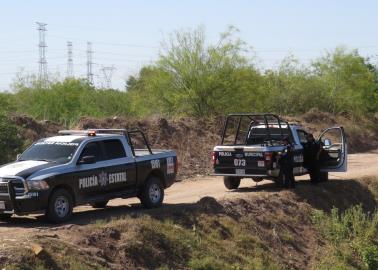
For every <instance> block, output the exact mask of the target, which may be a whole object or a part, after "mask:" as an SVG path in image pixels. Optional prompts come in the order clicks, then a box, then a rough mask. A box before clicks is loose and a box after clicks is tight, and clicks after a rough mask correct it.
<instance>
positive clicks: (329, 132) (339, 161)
mask: <svg viewBox="0 0 378 270" xmlns="http://www.w3.org/2000/svg"><path fill="white" fill-rule="evenodd" d="M318 142H319V143H320V144H321V147H322V148H323V151H322V152H321V154H320V157H319V160H320V168H321V171H322V172H346V171H347V165H348V145H347V140H346V136H345V131H344V128H343V127H331V128H327V129H326V130H324V131H323V132H322V133H321V134H320V136H319V138H318Z"/></svg>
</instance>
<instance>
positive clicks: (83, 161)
mask: <svg viewBox="0 0 378 270" xmlns="http://www.w3.org/2000/svg"><path fill="white" fill-rule="evenodd" d="M93 163H96V157H95V156H84V157H82V158H81V159H80V160H79V161H78V162H77V164H78V165H83V164H93Z"/></svg>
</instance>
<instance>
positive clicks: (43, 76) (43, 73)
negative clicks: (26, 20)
mask: <svg viewBox="0 0 378 270" xmlns="http://www.w3.org/2000/svg"><path fill="white" fill-rule="evenodd" d="M36 23H37V25H38V28H37V30H38V33H39V44H38V48H39V80H40V82H41V83H42V86H44V87H46V84H47V60H46V47H47V45H46V42H45V32H46V31H47V30H46V25H47V24H46V23H41V22H36Z"/></svg>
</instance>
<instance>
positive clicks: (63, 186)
mask: <svg viewBox="0 0 378 270" xmlns="http://www.w3.org/2000/svg"><path fill="white" fill-rule="evenodd" d="M58 189H65V190H67V191H68V192H69V193H70V194H71V196H72V201H73V206H75V205H76V196H75V192H74V190H73V189H72V187H70V186H69V185H67V184H59V185H56V186H55V187H54V188H53V189H52V190H51V192H50V195H49V200H48V201H50V198H51V195H52V194H53V193H54V192H55V191H56V190H58Z"/></svg>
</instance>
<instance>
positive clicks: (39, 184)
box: [28, 180, 49, 190]
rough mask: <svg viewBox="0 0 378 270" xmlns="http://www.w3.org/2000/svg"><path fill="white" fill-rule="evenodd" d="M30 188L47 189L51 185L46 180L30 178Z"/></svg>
mask: <svg viewBox="0 0 378 270" xmlns="http://www.w3.org/2000/svg"><path fill="white" fill-rule="evenodd" d="M28 187H29V190H45V189H49V185H48V184H47V183H46V181H44V180H29V181H28Z"/></svg>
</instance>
